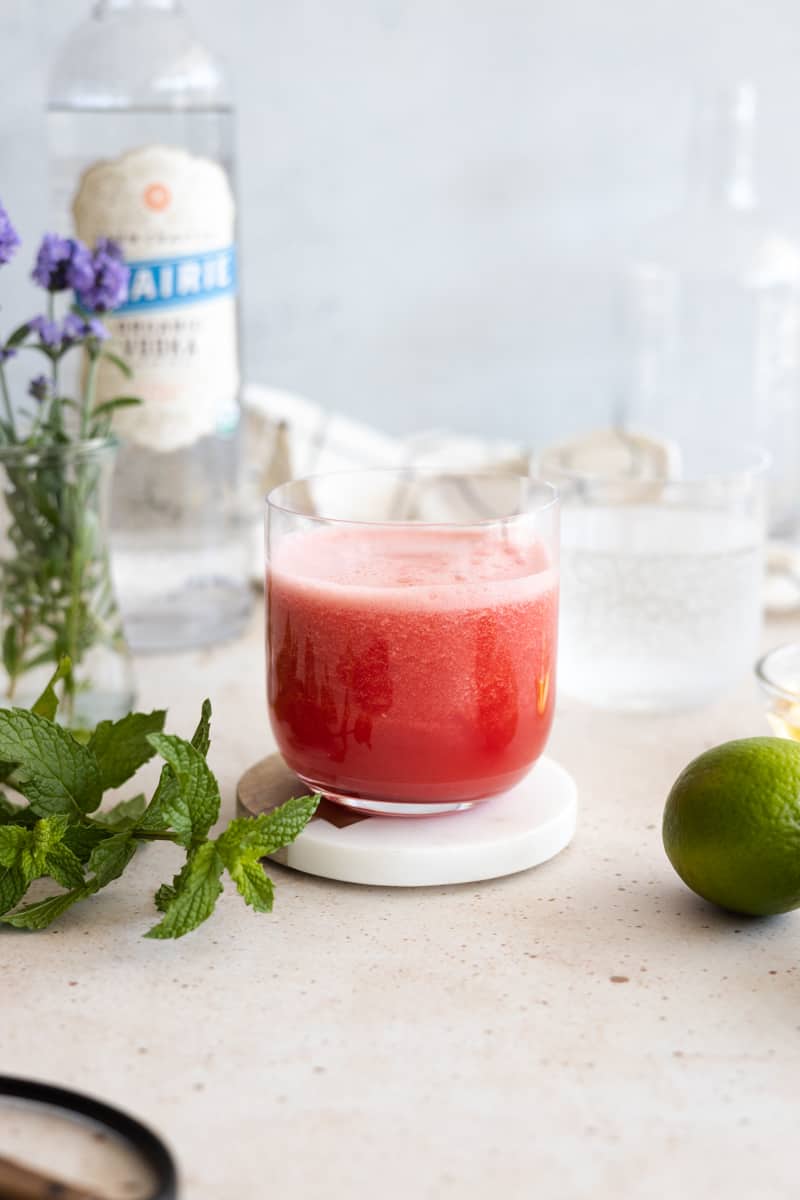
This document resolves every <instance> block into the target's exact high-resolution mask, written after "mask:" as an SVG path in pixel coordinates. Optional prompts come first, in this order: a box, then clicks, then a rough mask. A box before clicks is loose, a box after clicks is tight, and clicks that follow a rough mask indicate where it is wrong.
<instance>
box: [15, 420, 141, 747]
mask: <svg viewBox="0 0 800 1200" xmlns="http://www.w3.org/2000/svg"><path fill="white" fill-rule="evenodd" d="M116 450H117V443H116V442H115V440H114V439H113V438H96V439H93V440H91V441H85V442H66V443H65V444H64V445H62V446H60V447H48V448H47V449H46V450H41V451H40V450H36V449H29V448H26V447H24V446H5V447H0V473H1V474H2V491H3V495H2V502H0V621H1V624H2V627H1V628H0V635H1V638H0V646H1V647H2V677H1V678H0V704H3V705H11V704H17V705H21V706H29V705H31V704H32V703H33V702H34V701H35V700H36V697H37V696H38V695H39V694H40V693H41V691H42V688H43V687H44V685H45V684H46V682H47V680H48V678H49V677H50V675H51V674H52V672H53V670H54V669H55V667H56V665H57V664H58V662H59V661H60V659H62V658H63V657H65V656H68V657H69V658H70V659H71V661H72V671H71V673H70V674H69V675H68V676H67V678H66V679H65V680H64V681H63V683H62V684H61V685H60V687H61V688H62V689H63V691H62V692H61V693H60V694H61V705H60V708H59V720H60V721H61V722H62V723H63V724H65V725H69V726H70V727H72V728H75V729H91V728H93V727H94V726H95V725H96V724H97V722H98V721H101V720H103V719H105V718H110V719H117V718H119V717H121V716H124V715H125V713H127V712H129V711H130V710H131V708H132V706H133V701H134V689H133V670H132V665H131V658H130V652H129V650H128V646H127V644H126V642H125V637H124V634H123V631H122V624H121V620H120V615H119V610H118V607H117V601H116V597H115V595H114V589H113V585H112V580H111V568H110V560H109V539H108V528H109V515H110V494H111V479H112V475H113V470H114V459H115V455H116Z"/></svg>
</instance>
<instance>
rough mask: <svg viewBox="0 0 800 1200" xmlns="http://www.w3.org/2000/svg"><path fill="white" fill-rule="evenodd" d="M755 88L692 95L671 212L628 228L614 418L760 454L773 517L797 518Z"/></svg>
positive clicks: (786, 340)
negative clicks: (684, 174)
mask: <svg viewBox="0 0 800 1200" xmlns="http://www.w3.org/2000/svg"><path fill="white" fill-rule="evenodd" d="M755 133H756V94H755V91H754V89H753V87H752V86H751V85H749V84H739V85H737V86H735V87H733V88H728V89H720V91H719V92H717V93H715V94H714V95H713V96H709V97H705V98H704V99H703V100H702V101H701V102H699V103H698V105H697V106H696V111H695V119H694V126H693V136H692V139H691V145H690V162H689V168H690V169H689V181H688V182H689V187H688V192H687V197H686V202H685V204H684V206H683V207H682V208H681V209H680V211H678V212H676V213H674V214H672V215H671V216H669V217H668V218H666V219H665V220H663V221H661V222H660V223H659V224H657V225H655V226H653V227H651V228H650V229H649V230H647V231H646V232H645V234H644V235H643V236H642V237H641V238H640V241H639V245H638V246H637V248H636V251H635V255H634V262H633V264H632V266H631V269H630V272H629V278H628V297H627V298H628V306H627V311H628V317H629V320H628V322H627V330H628V335H629V338H630V341H629V344H628V356H627V362H628V364H629V366H630V367H631V368H632V370H631V371H630V374H629V379H628V387H629V390H628V396H627V400H628V403H627V407H626V413H625V417H626V423H628V424H629V425H630V426H631V427H632V428H640V429H649V430H651V431H653V432H661V433H664V434H667V435H669V436H671V437H673V438H675V439H676V440H677V441H678V442H679V443H682V444H683V445H684V446H691V445H692V444H695V445H696V444H698V443H701V442H704V443H705V444H706V445H707V446H708V445H714V444H716V443H718V442H720V441H724V442H725V443H727V444H731V443H733V442H739V443H747V444H749V445H751V446H753V445H758V446H761V447H762V448H764V449H766V450H768V451H769V453H770V455H771V457H772V470H771V483H770V509H771V526H772V528H773V530H774V531H775V532H778V533H783V534H791V533H793V532H796V530H797V526H798V524H800V248H798V246H797V245H796V244H795V243H794V242H793V241H792V240H790V239H789V238H787V237H784V236H782V235H781V234H780V233H779V232H777V231H775V230H774V229H773V228H771V226H770V225H769V224H768V223H766V222H765V219H764V218H763V216H762V215H761V212H760V209H759V205H758V200H757V193H756V183H755Z"/></svg>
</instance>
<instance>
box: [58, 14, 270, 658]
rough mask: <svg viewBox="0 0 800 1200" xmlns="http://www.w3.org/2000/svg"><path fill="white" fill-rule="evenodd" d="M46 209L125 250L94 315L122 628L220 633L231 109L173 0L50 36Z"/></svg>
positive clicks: (231, 438)
mask: <svg viewBox="0 0 800 1200" xmlns="http://www.w3.org/2000/svg"><path fill="white" fill-rule="evenodd" d="M48 124H49V144H50V160H51V161H50V167H51V182H52V197H53V200H52V209H53V211H52V219H53V226H54V228H55V229H57V230H59V231H60V232H63V233H68V232H70V231H72V230H74V231H75V232H77V234H78V236H80V237H81V238H83V239H84V240H85V241H87V242H89V243H90V244H94V242H95V241H96V239H98V238H100V237H111V238H113V239H114V240H116V241H117V242H119V243H120V245H121V246H122V248H123V250H124V253H125V257H126V259H127V261H128V262H129V263H130V266H131V272H132V274H131V290H130V297H129V301H128V303H127V304H126V305H125V306H124V307H123V308H122V309H120V310H118V311H117V312H116V313H115V314H114V315H113V317H110V318H109V319H108V321H107V324H108V326H109V328H110V330H111V332H112V335H113V341H112V343H111V348H112V350H114V351H116V352H117V353H118V354H119V355H121V356H122V357H123V358H125V360H126V361H127V362H128V363H129V364H130V365H131V366H132V368H133V372H134V375H133V379H132V380H130V381H126V380H125V379H123V377H122V376H121V375H120V374H119V372H118V371H117V369H116V368H115V367H114V365H113V364H112V363H109V362H104V363H102V365H101V372H100V376H99V379H98V392H99V398H100V399H101V400H102V399H106V398H108V397H110V396H112V395H119V394H120V393H124V394H132V395H136V396H140V397H142V398H143V400H144V405H143V407H141V408H137V409H130V410H125V409H121V410H120V411H119V414H118V417H119V419H118V421H117V423H116V426H115V428H116V430H117V432H118V434H119V436H120V438H121V440H122V447H121V450H120V454H119V460H118V463H117V469H116V474H115V481H114V513H113V525H114V537H113V547H114V567H115V574H116V577H117V584H118V590H119V596H120V602H121V604H122V608H123V615H124V617H125V622H126V628H127V630H128V633H129V637H130V640H131V641H132V643H133V645H134V647H135V648H137V649H144V650H148V649H151V650H153V649H154V650H158V649H161V650H170V649H176V648H180V647H182V646H191V645H198V644H201V643H204V642H209V641H214V640H217V639H219V638H224V637H230V636H232V635H233V634H235V633H237V632H238V631H239V629H240V628H241V626H242V624H243V622H244V620H245V618H246V616H247V613H248V611H249V609H250V605H251V596H250V591H249V588H248V568H249V561H248V553H247V545H248V543H247V538H246V535H245V532H244V529H243V523H242V520H241V514H240V512H239V494H238V461H239V438H238V427H239V365H238V364H239V355H238V332H237V307H236V288H237V279H236V252H235V219H236V211H235V202H234V193H233V151H234V110H233V106H232V102H231V96H230V93H229V89H228V83H227V80H226V79H225V76H224V74H223V72H222V69H221V67H220V65H219V63H218V62H217V61H216V59H215V58H214V56H213V55H212V54H211V52H210V51H209V50H207V49H206V48H205V47H204V46H203V45H202V44H201V43H200V42H198V40H197V38H196V37H195V36H194V34H193V33H192V31H191V28H190V26H189V25H188V24H187V21H186V18H185V16H184V14H183V11H182V7H181V5H180V4H179V3H177V0H99V2H98V3H96V4H95V5H94V6H93V10H92V14H91V17H90V18H89V19H88V20H86V21H85V22H84V23H83V24H82V25H80V26H79V27H78V28H77V29H76V30H75V31H74V33H73V34H72V35H71V36H70V37H69V38H68V39H67V40H66V42H65V43H64V44H63V46H62V48H61V51H60V53H59V55H58V57H57V60H56V62H55V64H54V67H53V70H52V74H51V80H50V97H49V104H48Z"/></svg>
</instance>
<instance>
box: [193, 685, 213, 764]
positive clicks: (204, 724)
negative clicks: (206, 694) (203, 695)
mask: <svg viewBox="0 0 800 1200" xmlns="http://www.w3.org/2000/svg"><path fill="white" fill-rule="evenodd" d="M192 745H193V746H194V748H195V750H197V751H199V752H200V754H202V756H203V758H205V757H206V756H207V754H208V748H209V746H210V745H211V701H210V700H208V699H205V700H204V701H203V707H202V709H201V710H200V720H199V721H198V723H197V728H196V729H195V731H194V733H193V734H192Z"/></svg>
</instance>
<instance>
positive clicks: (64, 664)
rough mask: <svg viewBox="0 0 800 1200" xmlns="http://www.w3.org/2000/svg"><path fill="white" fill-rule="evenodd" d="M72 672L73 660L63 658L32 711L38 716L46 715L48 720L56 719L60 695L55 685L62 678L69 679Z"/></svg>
mask: <svg viewBox="0 0 800 1200" xmlns="http://www.w3.org/2000/svg"><path fill="white" fill-rule="evenodd" d="M71 674H72V662H71V661H70V659H69V658H62V659H61V661H60V662H59V664H58V666H57V667H56V669H55V671H54V672H53V674H52V675H51V677H50V680H49V682H48V684H47V686H46V688H45V689H44V691H43V692H42V694H41V696H40V697H39V699H38V700H37V701H36V703H35V704H34V705H33V706H32V707H31V712H32V713H36V715H37V717H46V718H47V720H48V721H54V720H55V716H56V713H57V712H58V696H57V695H56V693H55V685H56V684H57V683H60V681H61V680H62V679H68V678H69V676H70V675H71Z"/></svg>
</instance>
